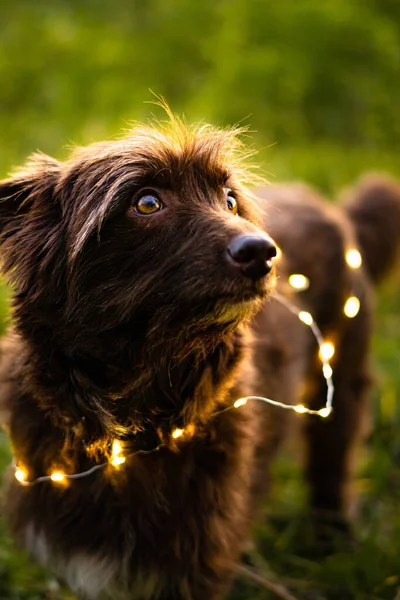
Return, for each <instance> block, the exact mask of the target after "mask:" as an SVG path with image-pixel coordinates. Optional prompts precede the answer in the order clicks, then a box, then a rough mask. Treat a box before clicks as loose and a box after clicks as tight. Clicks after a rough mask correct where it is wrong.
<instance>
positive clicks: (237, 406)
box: [233, 398, 247, 408]
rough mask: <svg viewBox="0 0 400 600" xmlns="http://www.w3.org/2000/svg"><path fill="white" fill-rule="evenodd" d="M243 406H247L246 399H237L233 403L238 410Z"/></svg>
mask: <svg viewBox="0 0 400 600" xmlns="http://www.w3.org/2000/svg"><path fill="white" fill-rule="evenodd" d="M245 404H247V398H239V400H236V402H234V403H233V406H234V407H235V408H239V406H244V405H245Z"/></svg>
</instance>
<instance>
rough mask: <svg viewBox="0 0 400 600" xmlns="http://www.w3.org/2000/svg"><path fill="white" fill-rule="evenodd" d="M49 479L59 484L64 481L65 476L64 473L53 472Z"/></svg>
mask: <svg viewBox="0 0 400 600" xmlns="http://www.w3.org/2000/svg"><path fill="white" fill-rule="evenodd" d="M50 479H51V480H52V481H57V482H61V481H64V479H65V475H64V473H61V472H60V471H55V472H54V473H52V474H51V475H50Z"/></svg>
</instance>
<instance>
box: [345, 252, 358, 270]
mask: <svg viewBox="0 0 400 600" xmlns="http://www.w3.org/2000/svg"><path fill="white" fill-rule="evenodd" d="M346 262H347V264H348V265H349V267H351V268H352V269H359V268H360V267H361V265H362V257H361V254H360V253H359V251H358V250H356V248H351V249H350V250H348V251H347V252H346Z"/></svg>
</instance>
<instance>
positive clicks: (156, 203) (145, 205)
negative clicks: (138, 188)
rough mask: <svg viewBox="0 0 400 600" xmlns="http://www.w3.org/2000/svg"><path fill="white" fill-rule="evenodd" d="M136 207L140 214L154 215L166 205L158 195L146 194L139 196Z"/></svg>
mask: <svg viewBox="0 0 400 600" xmlns="http://www.w3.org/2000/svg"><path fill="white" fill-rule="evenodd" d="M134 208H135V211H136V212H137V213H138V214H139V215H154V213H156V212H159V211H160V210H162V209H163V208H164V205H163V203H162V202H161V200H159V199H158V198H157V197H156V196H152V195H151V194H146V195H144V196H142V197H141V198H139V200H138V201H137V202H136V204H135V207H134Z"/></svg>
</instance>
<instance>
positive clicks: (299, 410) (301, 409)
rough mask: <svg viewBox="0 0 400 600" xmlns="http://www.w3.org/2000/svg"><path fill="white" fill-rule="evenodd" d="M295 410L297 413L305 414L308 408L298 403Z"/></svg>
mask: <svg viewBox="0 0 400 600" xmlns="http://www.w3.org/2000/svg"><path fill="white" fill-rule="evenodd" d="M293 410H295V411H296V412H297V413H300V414H303V413H306V412H308V409H307V408H306V407H305V406H303V405H302V404H297V405H296V406H294V407H293Z"/></svg>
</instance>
